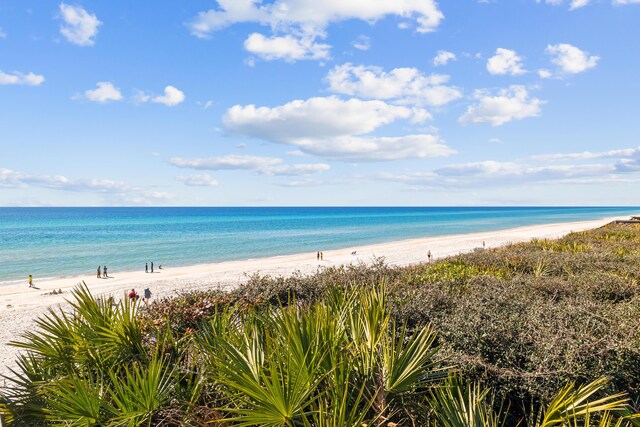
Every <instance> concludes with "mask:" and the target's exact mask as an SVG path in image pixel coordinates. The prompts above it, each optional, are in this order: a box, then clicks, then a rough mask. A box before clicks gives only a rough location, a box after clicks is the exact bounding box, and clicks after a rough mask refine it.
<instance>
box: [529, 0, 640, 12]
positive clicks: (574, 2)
mask: <svg viewBox="0 0 640 427" xmlns="http://www.w3.org/2000/svg"><path fill="white" fill-rule="evenodd" d="M536 3H546V4H551V5H554V6H557V5H560V4H563V3H564V1H563V0H536ZM590 3H591V0H571V2H570V3H569V10H576V9H580V8H582V7H584V6H587V5H589V4H590ZM611 3H612V4H614V5H616V6H618V5H626V4H640V0H612V2H611Z"/></svg>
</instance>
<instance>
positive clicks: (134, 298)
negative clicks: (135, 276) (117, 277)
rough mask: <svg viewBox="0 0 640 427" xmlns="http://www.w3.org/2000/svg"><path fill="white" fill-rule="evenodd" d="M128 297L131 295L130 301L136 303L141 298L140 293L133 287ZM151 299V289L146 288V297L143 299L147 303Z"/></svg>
mask: <svg viewBox="0 0 640 427" xmlns="http://www.w3.org/2000/svg"><path fill="white" fill-rule="evenodd" d="M128 297H129V302H131V303H135V302H136V301H138V299H139V298H140V295H138V293H137V292H136V290H135V289H131V292H129V295H128ZM150 299H151V289H149V288H145V290H144V297H143V299H142V300H143V301H144V302H145V303H146V302H147V301H149V300H150Z"/></svg>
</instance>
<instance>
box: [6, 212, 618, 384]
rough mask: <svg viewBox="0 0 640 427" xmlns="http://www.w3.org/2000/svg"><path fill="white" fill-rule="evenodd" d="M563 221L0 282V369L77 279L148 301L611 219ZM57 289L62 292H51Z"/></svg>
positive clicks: (104, 292)
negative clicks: (146, 296)
mask: <svg viewBox="0 0 640 427" xmlns="http://www.w3.org/2000/svg"><path fill="white" fill-rule="evenodd" d="M627 218H628V217H614V218H606V219H600V220H591V221H580V222H568V223H557V224H545V225H534V226H525V227H517V228H511V229H506V230H500V231H492V232H481V233H469V234H459V235H450V236H439V237H429V238H417V239H408V240H401V241H396V242H389V243H381V244H373V245H363V246H358V247H347V248H344V249H338V250H327V251H323V259H322V260H318V259H317V256H316V254H317V252H316V251H317V250H322V248H310V249H311V250H310V251H309V252H307V253H299V254H294V255H285V256H277V257H266V258H256V259H247V260H242V261H229V262H219V263H212V264H198V265H191V266H186V267H172V266H171V265H163V268H162V269H158V266H155V267H156V268H155V270H154V272H153V273H145V271H144V265H141V268H140V271H133V272H131V271H129V272H119V271H117V270H112V269H111V268H109V277H108V278H100V279H98V278H97V277H96V275H95V273H94V274H92V275H82V276H73V277H58V278H49V279H39V278H38V277H34V280H33V283H34V286H35V287H34V288H29V286H28V283H27V278H26V277H25V280H24V283H21V284H11V285H4V286H2V287H0V300H1V301H2V304H1V305H0V360H1V361H2V364H1V366H0V374H5V375H6V374H9V373H10V372H9V368H11V367H13V366H14V359H15V356H16V354H17V349H15V348H13V347H10V346H9V345H8V343H9V342H10V341H12V340H17V339H19V338H20V336H21V334H23V333H24V332H26V331H29V330H33V329H34V327H35V324H34V319H36V318H37V317H39V316H41V315H43V314H44V313H46V311H47V310H48V309H49V308H56V307H66V306H68V305H67V303H66V299H69V298H70V297H71V291H72V289H73V288H74V287H75V286H76V285H77V284H78V283H81V282H84V283H86V285H87V286H88V287H89V289H90V290H91V292H92V293H93V295H94V296H96V297H98V296H114V297H116V298H122V297H123V296H124V295H125V294H126V293H127V292H128V291H130V290H131V289H135V290H136V291H137V292H138V293H139V294H142V293H143V290H144V289H145V288H149V289H150V291H151V292H152V300H153V299H155V298H161V297H166V296H171V295H176V294H178V293H180V292H184V291H188V290H196V289H231V288H233V287H236V286H238V285H240V284H241V283H243V282H244V281H245V280H246V278H247V276H249V275H253V274H260V275H271V276H286V275H289V274H291V273H294V272H300V273H302V274H311V273H314V272H315V271H317V270H318V269H321V268H326V267H331V266H339V265H345V264H350V263H359V262H364V263H370V262H372V260H374V259H375V258H379V257H384V259H385V261H386V263H388V264H390V265H397V266H403V265H409V264H417V263H421V262H427V261H428V260H427V254H428V252H431V254H432V256H433V259H438V258H442V257H446V256H450V255H456V254H459V253H464V252H468V251H472V250H474V249H477V248H482V247H483V244H484V246H485V247H486V248H487V249H490V248H496V247H500V246H503V245H505V244H508V243H516V242H523V241H529V240H531V239H533V238H541V239H545V238H558V237H561V236H563V235H565V234H567V233H569V232H572V231H582V230H587V229H591V228H596V227H600V226H603V225H605V224H607V223H609V222H611V221H613V220H615V219H627ZM53 290H62V293H61V294H51V292H52V291H53Z"/></svg>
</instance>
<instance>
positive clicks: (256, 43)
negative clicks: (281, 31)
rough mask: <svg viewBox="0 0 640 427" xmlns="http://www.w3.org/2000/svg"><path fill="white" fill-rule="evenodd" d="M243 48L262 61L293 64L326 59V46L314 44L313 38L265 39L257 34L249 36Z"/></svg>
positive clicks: (290, 36) (327, 49)
mask: <svg viewBox="0 0 640 427" xmlns="http://www.w3.org/2000/svg"><path fill="white" fill-rule="evenodd" d="M244 48H245V49H246V50H247V51H248V52H251V53H253V54H255V55H257V56H259V57H260V58H262V59H265V60H267V61H272V60H276V59H281V60H285V61H287V62H295V61H299V60H304V59H311V60H315V59H328V58H329V49H330V48H331V46H329V45H328V44H322V43H316V42H315V37H308V36H302V37H294V36H292V35H286V36H282V37H278V36H273V37H265V36H263V35H262V34H259V33H253V34H251V35H250V36H249V37H248V38H247V39H246V40H245V41H244Z"/></svg>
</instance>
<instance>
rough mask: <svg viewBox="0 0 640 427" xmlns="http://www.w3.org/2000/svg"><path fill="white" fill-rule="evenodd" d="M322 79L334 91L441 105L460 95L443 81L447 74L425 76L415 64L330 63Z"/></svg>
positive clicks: (412, 102) (460, 94)
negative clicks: (390, 66) (384, 66)
mask: <svg viewBox="0 0 640 427" xmlns="http://www.w3.org/2000/svg"><path fill="white" fill-rule="evenodd" d="M326 80H327V82H328V83H329V90H331V91H332V92H334V93H340V94H344V95H350V96H359V97H363V98H368V99H385V100H397V101H399V102H402V103H411V104H418V105H420V104H427V105H431V106H441V105H444V104H447V103H449V102H451V101H454V100H456V99H458V98H460V97H462V93H461V92H460V90H458V89H457V88H455V87H451V86H446V85H445V83H447V82H448V81H449V76H447V75H445V74H432V75H429V76H427V75H424V74H422V73H421V72H420V71H419V70H418V69H416V68H394V69H393V70H391V71H389V72H386V71H384V70H383V69H382V68H381V67H375V66H362V65H360V66H355V65H352V64H350V63H347V64H343V65H338V66H336V67H334V68H333V69H332V70H331V71H330V72H329V73H328V74H327V77H326Z"/></svg>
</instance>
